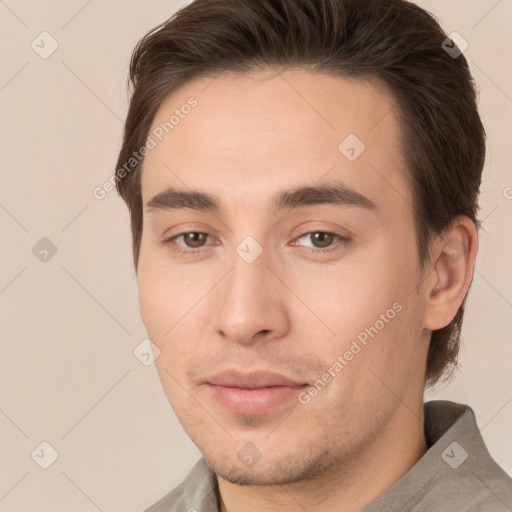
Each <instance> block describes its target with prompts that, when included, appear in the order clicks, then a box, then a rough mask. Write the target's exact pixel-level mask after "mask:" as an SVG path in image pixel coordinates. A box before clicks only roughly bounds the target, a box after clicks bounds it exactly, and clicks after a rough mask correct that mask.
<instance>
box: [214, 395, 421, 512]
mask: <svg viewBox="0 0 512 512" xmlns="http://www.w3.org/2000/svg"><path fill="white" fill-rule="evenodd" d="M426 451H427V443H426V439H425V434H424V416H423V403H421V404H418V406H417V407H416V408H415V409H414V410H411V409H409V408H408V407H407V406H405V405H403V404H402V405H400V406H399V407H398V409H397V411H396V413H395V415H394V416H393V417H392V419H391V420H390V422H389V423H388V424H387V425H386V426H385V427H384V428H383V429H382V430H381V431H380V432H379V434H378V435H377V436H375V437H374V438H373V439H372V440H371V441H369V442H368V443H367V444H366V445H365V446H364V448H363V449H361V450H360V451H359V452H358V453H355V454H353V455H352V456H351V457H350V459H349V460H347V459H344V460H343V461H340V463H339V464H337V465H336V466H334V467H332V468H330V469H329V471H327V472H325V473H322V474H320V475H318V476H317V477H315V478H311V479H308V480H303V481H299V482H293V483H290V484H285V485H268V486H242V485H237V484H233V483H231V482H229V481H227V480H225V479H223V478H221V477H219V476H218V475H217V481H218V483H219V493H220V511H221V512H236V511H238V510H243V511H244V512H261V511H262V510H265V511H268V512H274V511H276V512H277V511H279V512H287V511H290V512H291V511H295V510H299V509H302V510H304V509H305V510H308V511H309V512H315V511H320V510H321V511H322V512H331V511H332V512H334V511H339V510H343V511H344V512H360V511H361V510H362V509H363V508H364V507H365V506H367V505H368V504H370V503H371V502H372V501H373V500H375V499H376V498H377V497H379V496H380V495H381V494H382V493H383V492H385V491H386V490H387V489H388V488H389V487H391V485H392V484H393V483H395V482H396V481H397V480H398V479H399V478H400V477H401V476H403V475H404V474H405V473H406V472H407V471H408V470H409V469H411V468H412V467H413V466H414V464H416V462H417V461H418V460H419V459H420V458H421V457H422V456H423V455H424V453H425V452H426ZM369 482H371V484H369Z"/></svg>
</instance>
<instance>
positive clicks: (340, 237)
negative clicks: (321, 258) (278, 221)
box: [162, 231, 351, 254]
mask: <svg viewBox="0 0 512 512" xmlns="http://www.w3.org/2000/svg"><path fill="white" fill-rule="evenodd" d="M190 233H193V234H201V235H207V236H211V235H210V233H207V232H205V231H184V232H182V233H178V234H177V235H174V236H172V237H171V238H164V239H163V240H162V243H163V244H164V245H166V246H169V247H171V249H172V250H173V251H175V252H179V253H183V254H197V253H200V252H203V250H204V248H203V247H201V248H197V249H192V248H189V249H185V250H183V249H179V248H177V246H176V244H175V243H174V240H176V239H177V238H180V237H182V236H183V235H188V234H190ZM316 233H322V234H324V235H333V236H334V237H336V238H337V239H338V240H339V241H338V244H336V243H333V245H334V246H329V247H327V248H325V249H322V248H310V251H309V252H312V253H319V252H320V253H330V252H333V251H336V250H339V247H338V245H339V244H340V243H349V242H350V241H351V239H350V238H349V237H346V236H343V235H339V234H338V233H333V232H331V231H308V232H306V233H303V234H302V235H300V236H298V237H297V238H296V239H295V240H300V239H301V238H303V237H305V236H307V235H313V234H316ZM178 247H183V246H178Z"/></svg>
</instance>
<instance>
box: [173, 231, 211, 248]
mask: <svg viewBox="0 0 512 512" xmlns="http://www.w3.org/2000/svg"><path fill="white" fill-rule="evenodd" d="M208 236H209V235H208V233H201V232H199V231H190V232H188V233H180V234H179V235H176V236H173V237H172V238H171V239H170V240H168V242H169V243H171V242H174V241H176V240H178V239H180V238H183V242H184V243H183V244H182V243H177V245H178V246H181V247H186V248H189V249H199V248H201V247H203V245H205V242H206V240H207V239H208Z"/></svg>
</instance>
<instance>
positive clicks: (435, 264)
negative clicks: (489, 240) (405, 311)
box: [423, 216, 478, 331]
mask: <svg viewBox="0 0 512 512" xmlns="http://www.w3.org/2000/svg"><path fill="white" fill-rule="evenodd" d="M477 250H478V236H477V232H476V228H475V225H474V224H473V221H472V220H471V219H470V218H469V217H466V216H461V217H457V218H456V219H454V222H453V223H452V225H451V227H450V228H449V230H447V231H446V232H445V233H443V235H442V236H439V237H438V238H436V239H435V240H434V241H433V242H432V246H431V258H430V261H431V265H429V266H427V267H426V269H425V272H426V274H427V277H426V278H425V281H424V290H425V310H424V315H423V328H424V329H428V330H430V331H434V330H436V329H442V328H443V327H446V326H447V325H448V324H449V323H450V322H451V321H452V320H453V318H454V317H455V315H456V313H457V310H458V309H459V307H460V305H461V303H462V301H463V300H464V296H465V295H466V293H467V291H468V288H469V286H470V284H471V280H472V278H473V268H474V265H475V259H476V253H477Z"/></svg>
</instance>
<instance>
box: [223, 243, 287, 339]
mask: <svg viewBox="0 0 512 512" xmlns="http://www.w3.org/2000/svg"><path fill="white" fill-rule="evenodd" d="M232 262H233V264H232V268H231V271H230V272H229V273H228V274H227V276H226V277H225V279H224V280H223V283H222V286H219V287H218V289H217V293H216V295H215V297H214V300H215V301H216V302H217V303H218V305H217V307H216V314H215V318H214V327H215V329H216V331H217V332H218V333H220V334H221V335H222V336H223V337H225V338H226V339H229V340H231V341H233V342H235V343H238V344H244V345H249V344H252V343H256V342H258V341H261V340H269V339H274V338H280V337H282V336H284V334H285V333H286V332H287V330H288V329H289V328H290V324H289V318H290V315H289V314H288V311H287V304H290V302H291V301H290V297H287V289H286V287H284V286H283V284H282V283H281V281H280V280H279V279H277V278H276V276H275V272H276V271H275V269H272V270H271V269H270V268H269V267H268V263H269V262H268V260H267V258H266V256H265V251H263V253H262V254H261V255H260V256H259V257H258V258H257V259H256V260H255V261H253V262H251V263H248V262H247V261H245V260H244V259H243V258H242V257H240V256H239V255H238V254H235V255H234V257H233V260H232Z"/></svg>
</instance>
